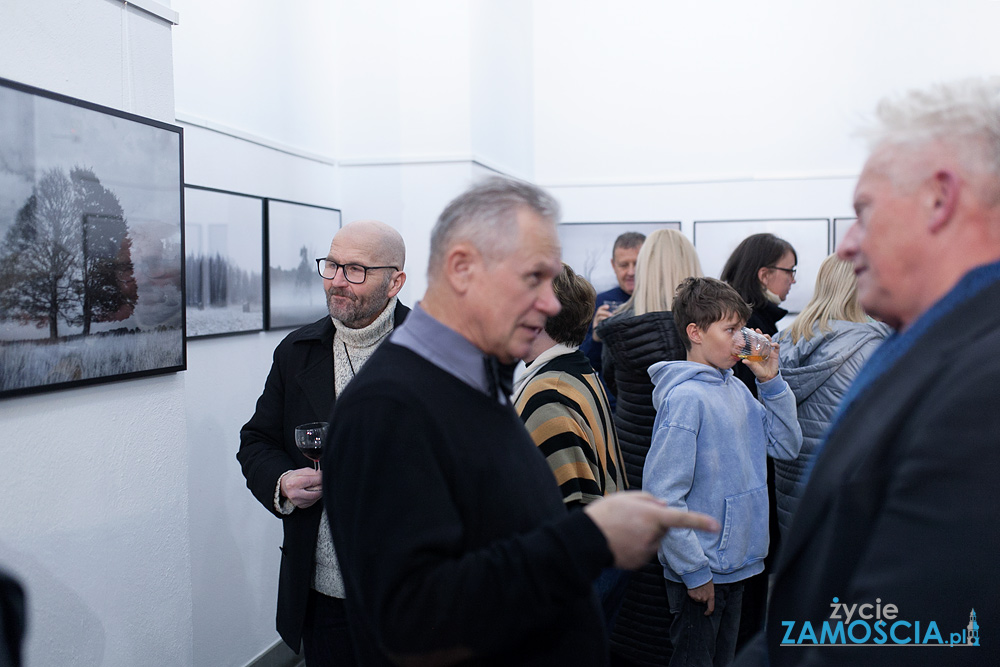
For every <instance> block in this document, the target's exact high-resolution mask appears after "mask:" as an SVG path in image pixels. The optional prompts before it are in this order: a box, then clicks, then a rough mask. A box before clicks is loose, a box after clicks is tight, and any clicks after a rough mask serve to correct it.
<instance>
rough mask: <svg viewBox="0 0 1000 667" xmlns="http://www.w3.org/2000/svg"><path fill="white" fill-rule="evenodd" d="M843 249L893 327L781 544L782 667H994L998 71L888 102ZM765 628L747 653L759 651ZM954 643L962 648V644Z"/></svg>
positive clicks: (770, 644) (750, 657) (748, 657)
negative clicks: (986, 627) (984, 623)
mask: <svg viewBox="0 0 1000 667" xmlns="http://www.w3.org/2000/svg"><path fill="white" fill-rule="evenodd" d="M879 115H880V119H881V123H880V125H879V127H878V128H877V129H875V130H873V132H872V134H871V137H872V153H871V156H870V157H869V159H868V162H867V163H866V165H865V167H864V170H863V171H862V174H861V177H860V178H859V180H858V184H857V188H856V190H855V195H854V207H855V209H856V211H857V215H858V222H857V223H856V224H855V225H854V226H853V227H852V228H851V229H850V231H849V232H848V234H847V236H846V238H845V239H844V240H843V242H842V243H841V245H840V247H839V248H838V254H839V255H840V257H842V258H843V259H847V260H850V261H851V262H853V263H854V271H855V273H856V274H857V277H858V295H859V298H860V301H861V304H862V305H863V306H864V308H865V309H866V310H867V311H868V312H869V313H870V314H871V315H873V316H875V317H877V318H878V319H880V320H882V321H884V322H886V323H888V324H890V325H891V326H893V327H895V328H896V329H897V330H898V332H897V333H896V334H894V335H893V336H891V337H890V338H888V339H887V340H886V342H885V343H884V344H883V346H882V347H881V348H880V349H879V350H878V351H877V352H876V353H875V354H874V355H873V356H872V358H871V359H870V361H869V362H868V364H867V365H866V366H865V368H864V369H863V370H862V371H861V373H860V375H859V376H858V378H857V380H856V381H855V383H854V385H853V386H852V387H851V389H850V390H849V392H848V394H847V395H846V396H845V397H844V402H843V404H842V405H841V410H840V413H839V415H838V418H837V419H836V421H835V423H834V424H833V425H832V427H831V429H830V432H829V434H828V436H827V440H826V443H825V445H824V448H823V450H822V452H821V454H820V456H819V458H818V459H817V462H816V467H815V469H814V470H813V473H812V476H811V479H810V481H809V484H808V487H807V489H806V491H805V495H804V497H803V498H802V503H801V505H800V506H799V509H798V512H797V514H796V516H795V517H794V519H793V523H792V526H791V529H790V532H789V534H788V537H787V539H786V540H785V542H784V543H783V545H782V550H781V552H780V553H779V555H778V565H777V570H776V573H775V575H774V578H773V587H772V593H771V598H770V603H769V607H768V613H767V626H766V648H767V651H766V653H767V654H769V658H770V663H771V664H773V665H879V667H884V666H885V665H943V664H950V665H958V664H961V665H996V664H1000V641H997V640H996V638H995V637H992V636H990V635H989V632H988V631H984V637H983V639H982V643H981V645H980V641H979V626H978V620H977V619H978V618H982V619H991V620H992V619H995V618H998V617H1000V578H998V577H995V576H993V568H994V566H995V564H996V558H997V553H998V548H1000V537H998V536H1000V503H998V502H997V499H996V488H997V476H998V474H1000V447H998V441H997V434H998V433H1000V355H998V354H997V350H1000V81H998V80H992V81H989V82H985V81H964V82H960V83H955V84H951V85H946V86H938V87H935V88H933V89H930V90H927V91H915V92H913V93H910V94H909V95H908V96H905V97H903V98H901V99H900V100H899V101H896V102H884V103H883V104H882V106H880V109H879ZM762 643H763V642H762V641H761V638H760V637H758V640H757V642H756V643H755V644H754V645H752V647H751V648H750V649H748V650H747V651H746V652H745V653H743V654H741V656H739V658H738V660H737V662H738V663H739V664H741V665H743V664H747V665H749V664H760V663H761V662H762V659H761V658H762V655H763V654H764V653H765V652H764V651H762V649H763V646H762ZM953 644H954V645H955V646H953Z"/></svg>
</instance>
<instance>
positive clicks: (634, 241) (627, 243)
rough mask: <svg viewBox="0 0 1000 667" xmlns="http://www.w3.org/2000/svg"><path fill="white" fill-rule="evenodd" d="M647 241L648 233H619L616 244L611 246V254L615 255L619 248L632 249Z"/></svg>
mask: <svg viewBox="0 0 1000 667" xmlns="http://www.w3.org/2000/svg"><path fill="white" fill-rule="evenodd" d="M645 241H646V235H645V234H643V233H642V232H625V233H624V234H619V235H618V238H616V239H615V244H614V245H613V246H611V254H612V255H613V254H614V253H615V250H618V249H619V248H621V249H622V250H631V249H633V248H639V247H642V244H643V243H644V242H645Z"/></svg>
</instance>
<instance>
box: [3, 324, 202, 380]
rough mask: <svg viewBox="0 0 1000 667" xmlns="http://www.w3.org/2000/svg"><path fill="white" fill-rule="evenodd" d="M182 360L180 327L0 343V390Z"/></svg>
mask: <svg viewBox="0 0 1000 667" xmlns="http://www.w3.org/2000/svg"><path fill="white" fill-rule="evenodd" d="M183 361H184V357H183V335H182V332H181V331H180V330H179V329H172V330H167V331H152V332H140V333H123V334H112V335H90V336H82V337H79V338H73V339H61V340H60V341H59V344H58V345H51V344H47V343H42V342H30V341H18V342H8V343H0V391H12V390H17V389H25V388H30V387H38V386H45V385H52V384H60V383H63V382H75V381H77V380H87V379H90V378H100V377H109V376H115V375H121V374H124V373H136V372H142V371H148V370H153V369H158V368H172V367H179V366H181V364H182V363H183Z"/></svg>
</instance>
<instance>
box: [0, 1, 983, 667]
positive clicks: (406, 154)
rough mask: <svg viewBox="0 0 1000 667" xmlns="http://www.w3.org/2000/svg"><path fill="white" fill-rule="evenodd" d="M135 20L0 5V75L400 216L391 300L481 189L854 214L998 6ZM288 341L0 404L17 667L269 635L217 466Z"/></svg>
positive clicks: (97, 4) (254, 539) (268, 640)
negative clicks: (856, 131)
mask: <svg viewBox="0 0 1000 667" xmlns="http://www.w3.org/2000/svg"><path fill="white" fill-rule="evenodd" d="M141 4H142V3H141ZM144 4H147V5H151V6H154V7H159V8H162V9H163V10H164V11H162V12H160V16H159V17H158V16H154V15H152V14H150V13H148V12H144V11H142V10H140V9H137V8H135V7H134V6H129V8H127V9H126V7H125V5H124V4H123V3H122V2H120V1H118V0H33V1H32V2H28V1H27V0H4V1H2V2H0V77H5V78H9V79H14V80H18V81H21V82H24V83H27V84H31V85H35V86H39V87H42V88H46V89H49V90H53V91H56V92H60V93H64V94H68V95H72V96H76V97H80V98H83V99H85V100H89V101H93V102H97V103H100V104H105V105H108V106H111V107H115V108H118V109H123V110H126V111H131V112H134V113H138V114H141V115H145V116H149V117H152V118H156V119H159V120H163V121H167V122H174V120H175V118H176V120H177V122H178V124H180V125H181V126H182V127H184V129H185V146H184V150H185V166H184V168H185V180H186V181H187V182H189V183H192V184H197V185H203V186H209V187H215V188H221V189H226V190H233V191H237V192H243V193H247V194H252V195H257V196H262V197H276V198H281V199H289V200H293V201H300V202H303V203H309V204H318V205H323V206H331V207H336V208H340V209H342V210H343V214H344V215H343V217H344V220H345V221H349V220H353V219H358V218H368V217H374V218H379V219H382V220H385V221H386V222H388V223H390V224H392V225H394V226H396V227H397V228H398V229H399V230H400V231H401V233H402V234H403V236H404V239H405V240H406V243H407V248H408V258H407V272H408V274H409V279H408V281H407V285H406V287H405V288H404V290H403V293H402V298H403V300H404V302H406V303H408V304H411V305H412V304H413V303H414V301H415V300H416V299H418V298H419V297H420V295H421V294H422V292H423V289H424V286H425V285H426V280H425V277H424V272H425V269H426V262H427V254H428V246H427V242H428V237H429V232H430V228H431V226H432V225H433V222H434V219H435V218H436V216H437V215H438V213H439V212H440V211H441V209H442V208H443V207H444V205H445V204H446V203H447V201H449V200H450V199H451V198H452V197H453V196H454V195H455V194H457V193H458V192H460V191H461V190H462V189H464V188H465V187H466V186H467V185H468V184H469V183H471V182H472V181H474V180H476V179H478V178H480V177H482V176H484V175H487V174H490V173H506V174H510V175H514V176H518V177H522V178H527V179H530V180H534V181H536V182H538V183H540V184H542V185H544V186H547V187H549V188H550V189H551V190H552V192H553V193H554V194H556V196H557V197H558V198H559V199H560V200H561V202H562V204H563V209H564V219H565V220H567V221H571V222H584V221H621V222H634V221H648V220H679V221H681V222H682V229H683V231H684V232H685V233H688V234H691V233H692V229H693V222H694V221H695V220H705V219H746V218H753V219H760V218H768V219H771V218H815V217H820V218H830V217H835V216H849V215H850V214H851V208H850V197H851V192H852V190H853V186H854V178H855V177H856V174H857V172H858V170H859V169H860V165H861V162H862V160H863V156H864V147H863V146H862V144H861V143H860V142H859V141H857V140H853V139H851V132H852V130H853V128H854V127H855V126H856V124H857V121H858V119H859V118H860V117H861V116H862V115H863V114H865V113H868V112H870V111H871V109H872V108H873V106H874V103H875V101H876V100H877V99H878V98H879V97H881V96H882V95H883V94H885V93H887V92H891V91H894V90H902V89H905V88H908V87H911V86H914V85H924V84H926V83H928V82H930V81H933V80H938V79H944V78H954V77H957V76H969V75H978V74H991V73H997V72H1000V62H998V61H1000V53H998V52H997V51H996V49H995V47H994V46H993V44H994V42H995V37H994V36H993V35H992V32H993V27H994V26H996V25H1000V2H996V1H994V0H956V1H955V2H952V3H946V4H944V3H940V2H938V1H937V0H911V1H908V2H904V1H903V0H878V1H876V2H871V1H862V0H846V1H845V2H841V3H819V2H801V1H798V2H792V1H791V0H769V1H768V2H764V3H756V4H753V5H747V4H746V3H744V2H738V1H737V0H720V1H719V2H713V3H702V4H701V5H699V4H698V3H694V4H693V5H692V3H663V2H659V1H657V0H625V1H623V2H619V3H606V2H598V1H597V0H536V1H534V2H533V1H532V0H514V1H507V0H427V1H426V2H420V3H412V2H404V1H403V0H379V1H378V2H364V3H362V2H353V1H351V0H301V1H299V2H295V3H275V2H269V1H268V0H242V1H238V0H212V2H204V1H199V0H172V1H171V2H159V3H157V2H151V1H150V0H144ZM702 5H704V6H702ZM175 12H176V15H177V16H179V23H178V24H177V25H172V22H171V20H170V16H172V15H173V14H174V13H175ZM164 17H166V18H164ZM0 194H2V193H0ZM332 232H333V230H331V236H332ZM734 241H738V239H735V240H734ZM317 280H318V279H317ZM318 289H321V288H320V286H319V284H317V290H318ZM284 333H285V332H269V333H255V334H247V335H240V336H231V337H225V338H216V339H208V340H205V339H198V340H193V341H190V342H189V344H188V370H187V371H185V372H182V373H177V374H172V375H166V376H160V377H156V378H149V379H142V380H131V381H127V382H118V383H111V384H105V385H100V386H95V387H90V388H81V389H71V390H63V391H58V392H51V393H46V394H39V395H35V396H27V397H19V398H13V399H5V400H3V401H0V461H2V463H0V489H2V491H0V494H2V495H0V498H2V499H3V501H4V505H5V507H6V508H7V510H6V511H5V512H3V513H2V514H0V567H5V568H7V569H9V570H12V571H13V572H15V573H16V574H17V575H18V576H19V577H20V578H21V579H22V580H23V581H24V582H25V583H26V585H27V587H28V592H29V602H30V605H31V618H30V630H29V642H28V653H27V659H28V662H27V664H28V666H29V667H47V666H49V665H53V666H54V665H58V666H60V667H62V666H64V665H87V666H91V665H106V666H114V667H118V666H121V667H125V666H131V665H138V664H141V665H154V666H155V665H164V666H168V665H169V666H172V665H199V666H205V667H209V666H211V667H215V666H217V665H233V666H237V667H238V666H242V665H245V664H247V663H248V662H250V661H251V660H252V659H253V658H254V657H255V656H257V655H259V654H261V653H262V652H264V651H266V650H267V649H268V648H269V647H271V646H272V645H273V644H274V643H275V642H276V641H277V640H278V637H277V634H276V633H275V631H274V605H275V597H276V588H277V571H278V554H279V552H278V547H279V545H280V540H281V530H280V525H279V522H278V521H277V520H276V519H274V518H273V517H272V516H270V515H269V514H268V513H267V512H266V511H265V510H264V509H263V508H262V507H260V506H259V504H258V503H257V502H256V501H255V500H254V499H253V498H252V497H251V495H250V493H249V491H247V489H246V488H245V485H244V482H243V478H242V475H241V474H240V471H239V467H238V464H237V462H236V459H235V453H236V450H237V447H238V432H239V428H240V426H241V425H242V424H243V423H244V422H245V421H246V419H247V418H248V417H249V416H250V414H251V413H252V410H253V405H254V402H255V401H256V398H257V396H258V395H259V392H260V390H261V388H262V386H263V382H264V377H265V375H266V373H267V370H268V368H269V366H270V362H271V353H272V351H273V349H274V347H275V346H276V345H277V343H278V342H279V341H280V339H281V338H282V336H283V335H284ZM43 429H44V430H43Z"/></svg>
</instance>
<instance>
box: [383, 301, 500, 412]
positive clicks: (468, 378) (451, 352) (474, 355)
mask: <svg viewBox="0 0 1000 667" xmlns="http://www.w3.org/2000/svg"><path fill="white" fill-rule="evenodd" d="M389 340H390V341H392V342H393V343H395V344H396V345H399V346H401V347H405V348H407V349H408V350H411V351H413V352H415V353H416V354H418V355H420V356H421V357H423V358H424V359H426V360H427V361H429V362H431V363H432V364H434V365H435V366H437V367H438V368H440V369H441V370H443V371H445V372H447V373H450V374H452V375H454V376H455V377H457V378H458V379H459V380H461V381H462V382H464V383H466V384H467V385H469V386H470V387H472V388H473V389H477V390H479V391H481V392H483V393H484V394H486V395H487V396H489V395H490V379H489V377H488V376H487V374H486V366H485V365H484V364H483V359H484V358H485V356H486V355H484V354H483V352H482V350H480V349H479V348H478V347H476V346H475V345H473V344H472V343H471V342H469V340H468V339H467V338H465V337H464V336H463V335H462V334H460V333H458V332H457V331H455V330H454V329H452V328H450V327H448V326H447V325H444V324H442V323H441V322H439V321H438V320H436V319H434V317H432V316H431V315H430V314H429V313H428V312H427V311H426V310H424V309H423V308H422V307H421V306H420V304H419V303H418V304H417V305H415V306H414V307H413V310H412V311H411V312H410V314H409V316H408V317H407V318H406V321H405V322H403V324H401V325H400V326H399V327H397V328H396V329H394V330H393V332H392V335H391V336H390V337H389ZM500 402H501V403H504V404H507V403H509V402H510V399H509V397H507V396H502V397H500Z"/></svg>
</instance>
